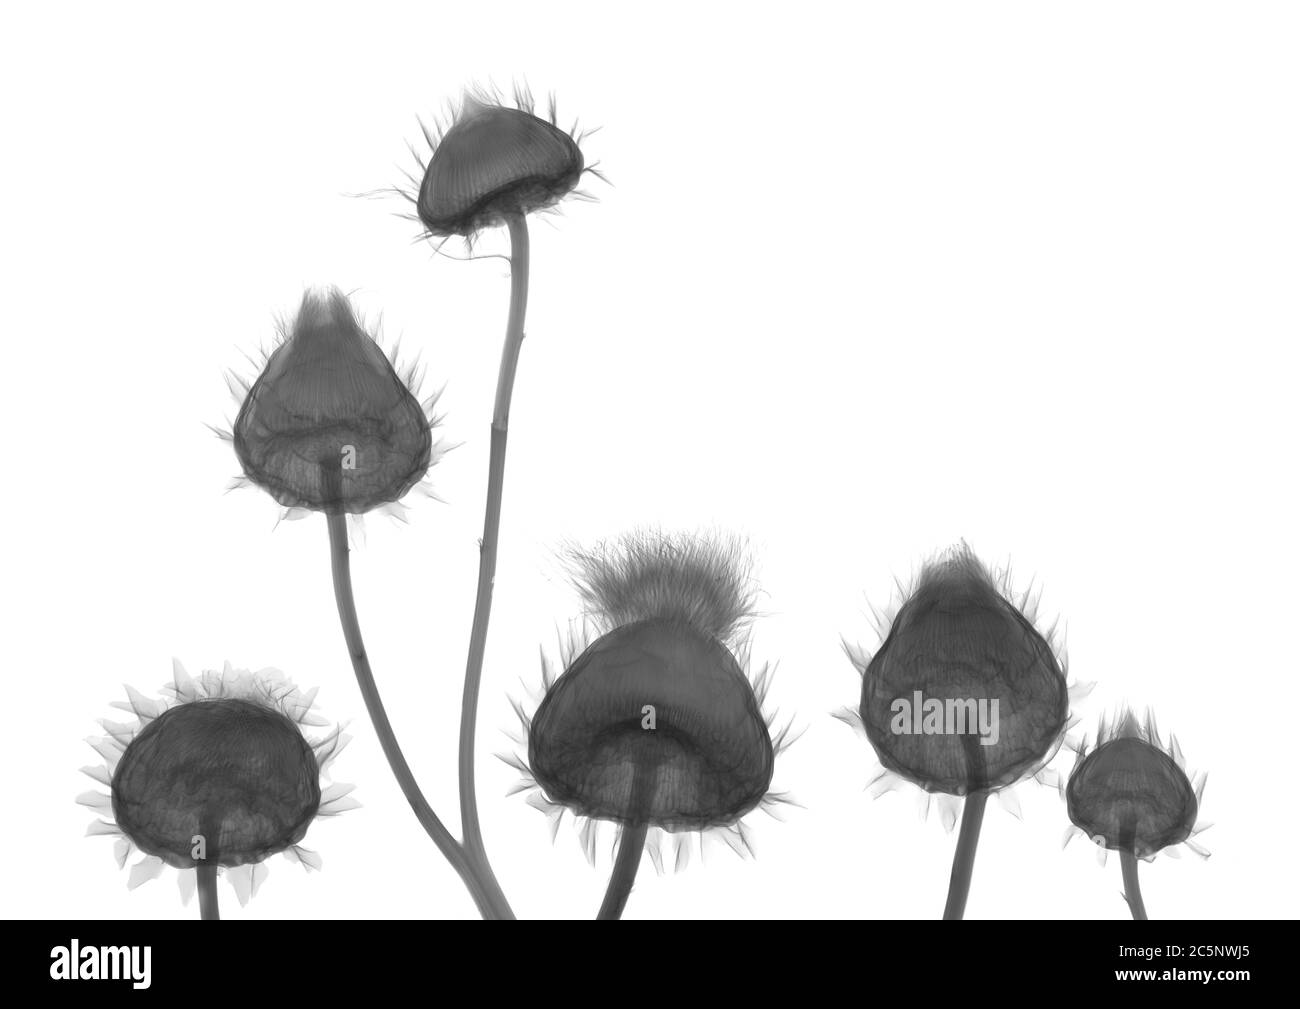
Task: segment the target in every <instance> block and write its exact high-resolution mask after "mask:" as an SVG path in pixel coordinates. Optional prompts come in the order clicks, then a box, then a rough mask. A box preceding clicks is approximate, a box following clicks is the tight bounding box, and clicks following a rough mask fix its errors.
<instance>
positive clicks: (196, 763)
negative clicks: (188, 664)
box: [77, 662, 357, 921]
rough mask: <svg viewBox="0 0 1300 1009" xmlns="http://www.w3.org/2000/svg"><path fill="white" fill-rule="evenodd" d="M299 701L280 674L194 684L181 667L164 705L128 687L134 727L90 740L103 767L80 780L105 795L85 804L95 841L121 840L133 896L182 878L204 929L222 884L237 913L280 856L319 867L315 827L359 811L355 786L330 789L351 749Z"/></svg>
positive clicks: (216, 677) (88, 796)
mask: <svg viewBox="0 0 1300 1009" xmlns="http://www.w3.org/2000/svg"><path fill="white" fill-rule="evenodd" d="M315 694H316V692H315V691H314V690H313V691H310V692H307V693H303V692H302V691H300V690H299V689H298V688H297V687H295V686H294V684H293V682H292V681H290V680H289V679H288V678H287V677H285V676H284V675H283V674H282V673H280V672H278V671H277V670H274V669H263V670H260V671H258V672H249V671H247V670H236V669H232V668H231V667H230V665H229V663H227V664H226V666H225V668H224V669H223V670H222V671H220V672H216V671H208V672H204V673H202V674H201V675H199V676H198V677H191V676H190V675H189V674H188V673H186V671H185V669H184V667H182V666H181V664H180V663H179V662H175V663H174V664H173V670H172V681H171V683H169V684H168V685H167V686H166V687H164V688H163V691H162V694H161V696H160V697H158V698H149V697H146V696H145V695H143V694H141V693H140V692H138V691H136V690H134V689H132V688H130V687H128V688H127V697H128V700H127V701H117V702H114V706H115V707H118V708H121V709H124V710H126V711H129V712H131V713H132V715H134V716H135V720H134V721H133V722H115V721H108V720H104V721H102V722H101V724H102V725H103V727H104V729H105V731H106V732H107V733H108V734H107V735H106V736H104V737H102V738H97V739H92V740H90V741H89V742H90V744H91V746H93V747H94V748H95V750H96V752H97V753H99V755H100V756H101V757H102V758H103V761H104V762H103V764H101V765H98V766H91V767H84V768H82V771H84V772H85V773H86V774H87V775H89V776H90V777H91V778H93V779H95V781H97V782H99V783H100V784H101V785H103V786H105V787H106V788H107V789H108V792H107V793H104V792H99V791H93V790H92V791H89V792H85V793H83V794H82V795H81V796H80V797H79V798H78V799H77V801H78V802H80V803H82V804H83V805H86V806H89V807H91V808H92V809H94V810H95V811H96V812H97V813H98V814H99V817H100V818H99V819H97V820H95V821H94V822H93V823H92V824H91V825H90V829H89V831H87V833H88V834H90V835H110V836H113V837H116V838H117V841H116V844H115V845H114V855H115V857H116V859H117V864H118V867H119V868H123V867H125V865H126V863H127V861H128V859H130V858H131V856H132V852H139V853H140V854H141V855H142V856H143V857H142V858H141V859H140V860H139V861H138V862H136V863H135V864H134V865H132V867H131V872H130V875H129V877H128V881H127V885H128V886H129V887H130V888H132V889H134V888H135V887H137V886H139V885H141V884H142V883H145V882H147V881H148V880H151V879H155V878H157V877H158V876H159V875H160V874H161V873H162V872H163V870H164V868H165V867H166V866H173V867H175V868H176V869H177V870H179V884H180V891H181V898H182V901H183V902H184V903H186V904H188V903H189V902H190V900H191V899H192V898H193V896H194V893H195V891H196V890H197V891H198V894H199V914H200V917H201V918H203V919H204V920H209V921H211V920H216V919H217V918H219V916H220V915H219V911H218V906H217V902H218V895H217V879H218V877H219V876H224V877H225V879H226V880H227V882H229V883H230V885H231V887H232V888H233V889H234V891H235V895H236V897H237V898H238V900H239V903H240V905H241V906H242V905H244V904H246V903H247V902H248V899H249V897H251V896H252V895H253V894H255V893H256V892H257V889H258V887H259V886H260V885H261V884H262V881H263V880H264V879H265V878H266V874H267V868H266V860H267V859H268V858H270V857H271V856H272V855H275V854H282V855H284V857H285V858H287V859H288V860H289V861H292V862H298V863H300V864H301V865H303V866H304V867H305V868H307V869H319V868H320V865H321V860H320V858H319V856H317V855H316V853H315V852H314V851H311V850H309V849H307V848H304V847H303V846H302V843H301V842H302V841H303V840H304V838H305V837H306V835H307V831H308V828H310V826H311V825H312V823H313V822H314V821H315V819H316V818H317V817H321V816H333V815H336V814H338V813H341V812H343V811H345V810H348V809H352V808H355V807H356V805H357V802H356V801H355V800H354V799H353V798H352V797H351V795H350V793H351V791H352V786H351V785H343V784H327V783H325V782H324V780H323V779H324V778H325V777H326V776H327V772H328V769H329V765H330V763H331V762H332V761H333V760H334V758H335V757H336V756H337V755H338V753H339V751H340V750H341V749H342V748H343V746H344V745H345V744H346V743H347V741H348V737H347V736H346V735H344V734H343V733H342V732H341V730H340V729H339V728H337V727H335V728H333V729H330V730H329V731H327V732H325V733H324V734H321V735H318V736H314V737H313V736H309V735H308V734H307V732H308V729H309V728H314V727H327V726H328V725H329V723H328V722H327V721H325V720H324V719H323V718H321V716H320V715H319V714H317V712H316V710H315V708H314V700H315Z"/></svg>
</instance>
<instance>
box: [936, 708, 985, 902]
mask: <svg viewBox="0 0 1300 1009" xmlns="http://www.w3.org/2000/svg"><path fill="white" fill-rule="evenodd" d="M961 743H962V749H964V750H965V751H966V768H967V780H968V781H969V782H970V790H969V791H968V792H967V793H966V802H965V804H964V805H963V806H962V811H961V833H959V834H958V835H957V851H956V854H954V855H953V858H952V875H951V876H950V877H949V878H948V903H947V904H945V905H944V909H943V920H944V921H961V920H962V917H963V916H964V915H965V914H966V897H967V896H968V895H969V894H970V880H971V874H972V872H973V871H974V869H975V849H976V847H978V845H979V841H980V827H982V826H983V824H984V807H985V806H987V805H988V801H989V793H988V792H987V791H985V790H984V786H985V785H986V784H987V783H988V772H987V770H986V764H985V760H984V751H983V750H982V749H981V748H980V747H981V743H980V737H979V736H978V735H975V734H973V733H968V734H965V735H963V736H962V737H961Z"/></svg>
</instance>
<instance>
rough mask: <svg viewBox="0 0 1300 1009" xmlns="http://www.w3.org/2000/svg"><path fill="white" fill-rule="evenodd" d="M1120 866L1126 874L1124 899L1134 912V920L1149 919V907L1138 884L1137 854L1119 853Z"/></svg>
mask: <svg viewBox="0 0 1300 1009" xmlns="http://www.w3.org/2000/svg"><path fill="white" fill-rule="evenodd" d="M1119 868H1120V872H1121V873H1123V875H1124V900H1125V902H1126V903H1127V904H1128V909H1129V910H1130V911H1132V912H1133V920H1134V921H1146V920H1147V908H1146V905H1145V904H1144V903H1143V902H1142V888H1141V887H1140V886H1138V861H1137V856H1136V855H1134V854H1133V852H1131V851H1121V852H1120V853H1119Z"/></svg>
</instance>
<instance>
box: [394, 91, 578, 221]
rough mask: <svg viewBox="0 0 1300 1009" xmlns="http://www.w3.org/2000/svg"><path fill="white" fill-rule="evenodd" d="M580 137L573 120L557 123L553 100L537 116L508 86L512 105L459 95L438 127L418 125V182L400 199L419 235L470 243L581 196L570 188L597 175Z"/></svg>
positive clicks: (527, 98)
mask: <svg viewBox="0 0 1300 1009" xmlns="http://www.w3.org/2000/svg"><path fill="white" fill-rule="evenodd" d="M586 135H587V134H586V133H583V132H579V130H578V124H577V123H576V122H575V123H574V124H573V126H572V127H571V128H570V129H569V130H567V131H566V130H564V129H562V128H561V127H560V126H559V124H558V120H557V115H556V105H555V99H554V98H553V97H552V99H551V101H550V104H549V109H548V111H547V115H546V117H545V118H543V117H542V116H539V115H537V114H536V107H535V103H534V101H533V97H532V95H531V94H530V93H529V91H528V90H527V89H526V88H522V87H516V88H515V92H514V106H513V107H512V106H510V105H507V104H505V102H504V100H503V99H502V97H501V96H500V95H499V94H497V93H496V92H495V91H494V90H493V89H490V88H471V89H469V90H467V91H466V93H465V95H464V97H463V98H462V99H461V102H460V105H459V107H456V108H453V109H451V110H450V113H449V115H448V117H447V121H446V122H445V123H443V124H441V125H439V126H438V127H436V128H434V129H432V130H430V129H428V128H425V130H424V136H425V140H426V141H427V142H428V145H429V149H430V150H429V154H428V156H427V158H422V157H420V156H419V155H418V154H417V155H416V160H417V161H418V162H419V166H420V172H421V177H420V179H419V181H418V183H417V181H416V180H415V179H411V183H412V185H414V186H416V187H417V188H416V191H415V193H414V194H408V195H409V196H410V199H411V200H412V202H413V203H414V204H415V209H416V214H417V216H418V217H419V219H420V223H421V224H423V225H424V228H425V232H426V234H427V235H429V236H432V237H441V238H448V237H451V236H453V235H460V236H462V237H465V238H470V237H471V236H473V235H474V234H475V233H476V232H479V231H481V230H483V229H484V228H491V227H494V226H496V225H500V224H502V223H504V222H505V220H506V219H507V218H508V217H511V216H516V215H527V214H531V213H533V212H534V211H541V210H547V209H550V208H552V207H554V206H555V205H556V204H558V203H559V202H560V201H561V200H563V199H564V198H565V197H567V196H570V195H574V196H577V197H579V198H589V197H588V196H587V194H585V193H583V192H581V191H579V190H578V188H577V187H578V184H579V182H580V181H581V179H582V176H583V174H584V173H587V172H591V173H593V174H595V175H596V176H598V177H599V176H600V173H599V172H598V171H597V170H596V168H595V166H594V165H592V166H588V165H586V163H585V159H584V156H583V153H582V148H581V143H582V140H583V139H584V138H585V136H586Z"/></svg>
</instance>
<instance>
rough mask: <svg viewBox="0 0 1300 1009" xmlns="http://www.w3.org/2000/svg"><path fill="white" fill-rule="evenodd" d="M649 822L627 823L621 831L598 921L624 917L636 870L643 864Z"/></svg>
mask: <svg viewBox="0 0 1300 1009" xmlns="http://www.w3.org/2000/svg"><path fill="white" fill-rule="evenodd" d="M648 830H649V824H645V823H633V824H625V825H624V826H623V829H622V830H620V831H619V837H618V858H617V859H615V860H614V871H613V872H612V873H611V874H610V877H609V886H608V887H607V888H606V889H605V900H604V901H603V902H602V903H601V905H600V912H599V913H598V914H597V915H596V920H597V921H618V920H619V919H620V918H621V917H623V909H624V908H625V907H627V898H628V897H629V896H630V895H631V893H632V884H633V883H635V882H636V870H637V868H638V867H639V866H640V865H641V853H642V852H643V851H644V850H645V836H646V832H647V831H648Z"/></svg>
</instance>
